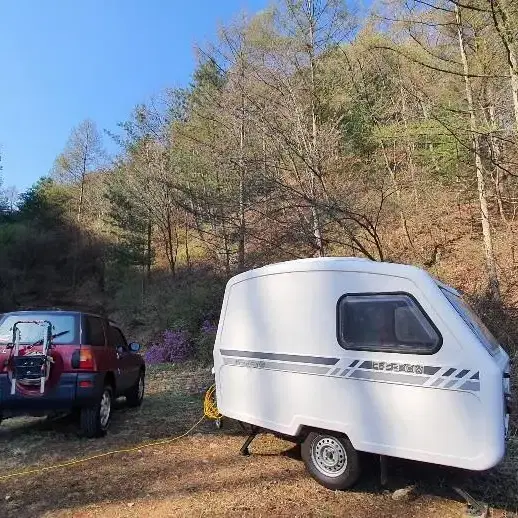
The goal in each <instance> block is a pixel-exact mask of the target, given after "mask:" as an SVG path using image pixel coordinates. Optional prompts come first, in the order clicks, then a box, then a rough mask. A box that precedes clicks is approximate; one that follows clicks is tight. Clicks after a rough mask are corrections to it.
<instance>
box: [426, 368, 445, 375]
mask: <svg viewBox="0 0 518 518" xmlns="http://www.w3.org/2000/svg"><path fill="white" fill-rule="evenodd" d="M439 370H441V368H440V367H425V368H424V373H425V374H426V375H427V376H433V375H434V374H435V373H436V372H437V371H439Z"/></svg>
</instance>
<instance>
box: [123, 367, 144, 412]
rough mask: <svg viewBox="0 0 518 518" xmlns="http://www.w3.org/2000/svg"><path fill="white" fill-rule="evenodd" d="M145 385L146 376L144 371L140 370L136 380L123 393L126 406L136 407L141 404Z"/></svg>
mask: <svg viewBox="0 0 518 518" xmlns="http://www.w3.org/2000/svg"><path fill="white" fill-rule="evenodd" d="M145 387H146V377H145V374H144V371H143V370H141V371H140V373H139V376H138V380H137V382H136V383H135V385H133V387H131V388H130V389H129V390H128V391H127V392H126V394H125V396H126V403H128V406H131V407H136V406H140V405H141V404H142V400H143V399H144V389H145Z"/></svg>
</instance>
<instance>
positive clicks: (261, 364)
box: [223, 358, 329, 374]
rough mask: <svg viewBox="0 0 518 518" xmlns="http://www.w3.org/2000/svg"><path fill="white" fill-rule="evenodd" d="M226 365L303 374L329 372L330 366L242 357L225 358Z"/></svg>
mask: <svg viewBox="0 0 518 518" xmlns="http://www.w3.org/2000/svg"><path fill="white" fill-rule="evenodd" d="M223 361H224V363H225V365H233V366H236V367H251V368H254V369H268V370H274V371H289V372H297V373H302V374H327V373H328V372H329V367H320V366H318V365H298V364H296V363H282V362H272V361H264V360H261V361H255V360H242V359H240V358H224V359H223Z"/></svg>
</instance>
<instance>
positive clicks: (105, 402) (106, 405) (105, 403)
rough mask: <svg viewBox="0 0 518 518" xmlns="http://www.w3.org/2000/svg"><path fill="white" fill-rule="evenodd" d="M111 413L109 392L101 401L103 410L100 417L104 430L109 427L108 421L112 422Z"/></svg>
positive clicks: (101, 409)
mask: <svg viewBox="0 0 518 518" xmlns="http://www.w3.org/2000/svg"><path fill="white" fill-rule="evenodd" d="M110 412H111V398H110V394H109V393H108V392H104V394H103V397H102V399H101V408H100V410H99V415H100V418H101V426H102V427H103V428H104V427H106V426H107V424H108V421H109V420H110Z"/></svg>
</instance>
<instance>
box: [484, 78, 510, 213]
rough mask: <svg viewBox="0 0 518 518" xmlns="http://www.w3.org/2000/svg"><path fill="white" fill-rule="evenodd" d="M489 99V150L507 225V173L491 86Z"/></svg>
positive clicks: (499, 199)
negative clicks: (504, 196) (502, 163)
mask: <svg viewBox="0 0 518 518" xmlns="http://www.w3.org/2000/svg"><path fill="white" fill-rule="evenodd" d="M486 99H487V117H488V119H489V121H488V122H489V125H490V127H491V133H489V148H490V150H491V161H492V162H493V167H494V175H493V182H494V184H495V196H496V201H497V203H498V211H499V212H500V217H501V218H502V221H504V222H505V223H507V217H506V215H505V210H504V204H503V201H502V198H503V195H504V191H505V181H506V173H505V171H503V170H502V168H501V167H500V157H501V150H500V144H499V142H498V139H497V138H496V137H495V133H494V128H496V127H497V120H496V113H495V105H494V103H493V95H492V89H491V87H490V86H488V87H487V89H486Z"/></svg>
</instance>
